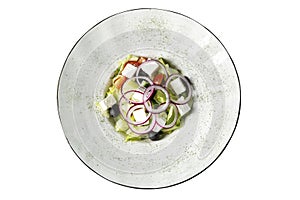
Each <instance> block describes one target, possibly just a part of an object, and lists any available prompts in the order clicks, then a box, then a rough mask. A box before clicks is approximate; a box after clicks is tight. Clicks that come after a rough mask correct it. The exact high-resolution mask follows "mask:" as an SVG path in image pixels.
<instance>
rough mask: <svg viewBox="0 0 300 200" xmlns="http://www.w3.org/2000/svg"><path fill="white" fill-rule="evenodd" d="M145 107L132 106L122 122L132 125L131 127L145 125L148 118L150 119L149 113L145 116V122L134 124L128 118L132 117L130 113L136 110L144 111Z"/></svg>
mask: <svg viewBox="0 0 300 200" xmlns="http://www.w3.org/2000/svg"><path fill="white" fill-rule="evenodd" d="M144 108H145V107H144V106H143V105H134V106H131V107H130V108H129V109H128V111H127V113H126V118H124V120H125V121H126V122H127V123H128V124H132V125H142V124H144V123H146V122H147V121H149V119H150V117H151V115H152V114H151V113H149V114H148V115H147V118H146V120H145V121H142V122H134V121H132V120H131V118H130V116H131V115H132V113H133V112H134V111H135V110H137V109H144Z"/></svg>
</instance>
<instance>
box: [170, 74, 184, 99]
mask: <svg viewBox="0 0 300 200" xmlns="http://www.w3.org/2000/svg"><path fill="white" fill-rule="evenodd" d="M170 85H171V87H172V89H173V90H174V92H175V93H176V94H177V95H180V94H182V93H183V92H185V91H186V88H185V86H184V84H183V83H182V81H181V79H180V78H176V79H175V80H173V81H171V82H170Z"/></svg>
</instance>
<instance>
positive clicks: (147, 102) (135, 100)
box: [95, 55, 192, 141]
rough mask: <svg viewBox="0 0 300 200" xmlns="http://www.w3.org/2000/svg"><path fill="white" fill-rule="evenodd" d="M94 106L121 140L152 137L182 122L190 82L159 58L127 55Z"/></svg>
mask: <svg viewBox="0 0 300 200" xmlns="http://www.w3.org/2000/svg"><path fill="white" fill-rule="evenodd" d="M95 106H96V109H97V110H99V111H100V112H101V114H102V115H104V116H105V117H107V118H108V119H109V121H111V122H112V125H113V126H114V127H115V130H116V131H117V132H119V133H121V134H122V135H124V137H125V141H141V140H145V139H150V140H152V141H156V140H160V139H162V138H164V137H165V136H166V135H167V134H171V133H172V132H173V131H175V130H177V129H179V128H180V127H181V126H182V122H183V118H184V116H186V115H187V114H188V113H189V112H190V110H191V108H192V85H191V81H190V80H189V78H188V77H186V76H183V75H182V73H181V72H180V71H179V70H178V69H176V68H175V67H173V66H170V64H168V63H167V62H166V61H165V60H164V59H163V58H159V59H153V58H147V57H144V56H135V55H129V56H127V58H125V59H124V60H123V61H121V62H120V64H119V66H118V68H117V69H116V70H115V71H114V73H113V75H112V78H111V83H109V87H108V89H107V91H106V93H105V98H104V99H103V100H101V101H96V102H95Z"/></svg>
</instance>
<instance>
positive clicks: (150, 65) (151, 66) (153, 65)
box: [141, 61, 159, 77]
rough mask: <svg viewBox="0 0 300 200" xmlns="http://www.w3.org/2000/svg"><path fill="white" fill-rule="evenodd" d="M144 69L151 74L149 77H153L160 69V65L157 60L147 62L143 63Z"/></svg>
mask: <svg viewBox="0 0 300 200" xmlns="http://www.w3.org/2000/svg"><path fill="white" fill-rule="evenodd" d="M141 68H142V70H143V71H144V72H145V73H146V74H148V75H149V77H153V76H154V74H155V73H156V72H157V70H158V69H159V65H158V63H157V62H155V61H153V62H152V61H151V62H145V63H143V64H142V65H141Z"/></svg>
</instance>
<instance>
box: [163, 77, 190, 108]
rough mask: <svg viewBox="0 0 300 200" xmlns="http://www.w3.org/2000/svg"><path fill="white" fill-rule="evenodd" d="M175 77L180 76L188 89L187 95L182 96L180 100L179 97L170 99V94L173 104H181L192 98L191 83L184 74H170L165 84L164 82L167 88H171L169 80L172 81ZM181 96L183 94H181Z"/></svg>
mask: <svg viewBox="0 0 300 200" xmlns="http://www.w3.org/2000/svg"><path fill="white" fill-rule="evenodd" d="M175 78H180V79H181V80H182V81H183V82H184V84H185V86H186V87H187V88H186V89H187V90H188V91H187V95H186V97H185V98H183V99H182V100H179V98H178V99H172V96H171V102H173V103H174V104H178V105H182V104H186V103H188V102H189V101H190V100H191V98H192V87H191V84H190V83H189V81H188V80H187V79H186V78H185V77H184V76H182V75H180V74H172V75H171V76H169V78H168V79H167V81H166V84H165V87H166V88H167V90H169V91H170V90H172V89H171V88H170V86H169V85H170V82H171V81H172V80H174V79H175ZM184 93H186V92H184ZM182 97H183V96H182Z"/></svg>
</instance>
